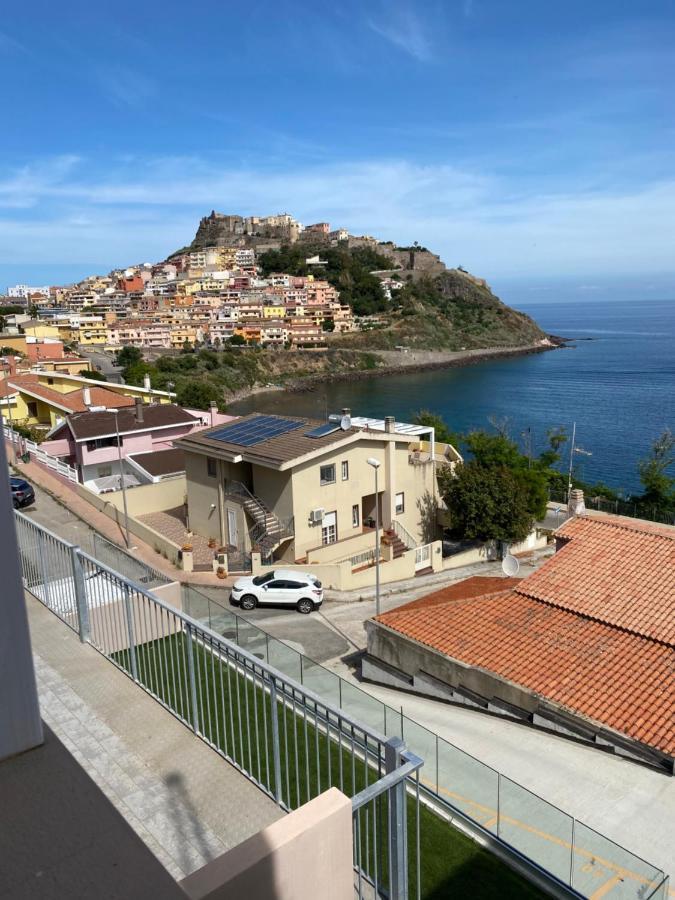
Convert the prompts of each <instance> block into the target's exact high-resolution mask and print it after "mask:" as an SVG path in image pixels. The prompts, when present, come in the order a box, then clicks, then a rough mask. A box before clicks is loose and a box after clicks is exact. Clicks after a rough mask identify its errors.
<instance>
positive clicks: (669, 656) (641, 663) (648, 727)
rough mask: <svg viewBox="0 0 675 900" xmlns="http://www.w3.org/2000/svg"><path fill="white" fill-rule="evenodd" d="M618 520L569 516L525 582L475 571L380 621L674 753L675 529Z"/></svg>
mask: <svg viewBox="0 0 675 900" xmlns="http://www.w3.org/2000/svg"><path fill="white" fill-rule="evenodd" d="M617 519H619V517H615V516H602V517H600V516H598V517H595V516H594V517H583V518H577V519H575V520H572V521H570V522H569V523H566V525H565V526H564V527H563V528H562V529H560V532H559V536H561V537H564V538H565V539H568V540H569V543H567V544H566V545H565V546H564V547H563V549H562V550H560V551H558V553H556V555H555V556H554V557H553V558H552V559H550V560H548V562H546V563H545V564H544V565H543V566H542V567H541V569H539V570H538V571H537V572H534V573H533V574H532V575H530V576H528V577H527V578H525V579H523V580H522V581H520V582H519V583H518V582H517V580H516V579H507V578H497V579H475V578H470V579H467V581H465V582H461V583H460V584H456V585H452V586H451V587H450V588H446V589H444V590H442V591H437V592H435V593H434V594H431V595H429V596H428V597H424V598H421V599H420V600H416V601H413V602H412V603H408V604H406V605H405V606H401V607H399V608H398V609H395V610H392V611H391V612H388V613H384V614H383V615H381V616H379V617H378V619H377V620H376V621H378V622H380V623H381V624H382V625H385V626H387V627H388V628H391V629H393V630H394V631H397V632H399V633H400V634H402V635H404V636H406V637H408V638H410V639H412V640H415V641H417V642H419V643H422V644H425V645H426V646H428V647H430V648H432V649H433V650H435V651H437V652H439V653H442V654H444V655H446V656H449V657H452V658H453V659H457V660H459V661H461V662H462V663H464V664H465V665H469V666H475V667H477V668H481V669H485V670H487V671H490V672H492V673H494V674H495V675H497V676H498V677H499V678H501V679H504V680H505V681H508V682H511V683H514V684H517V685H519V686H521V687H523V688H525V689H527V690H529V691H532V692H533V693H534V694H536V695H538V696H540V697H542V698H544V699H547V700H549V701H551V702H553V703H556V704H560V705H561V706H562V707H566V708H567V709H569V710H570V711H572V712H574V713H576V714H578V715H581V716H583V717H586V718H588V719H590V720H593V721H594V722H595V723H598V724H599V725H601V726H605V727H607V728H610V729H613V730H616V731H618V732H621V733H623V734H625V735H627V736H629V737H631V738H633V739H635V740H638V741H640V742H642V743H644V744H646V745H648V746H650V747H652V748H654V749H656V750H659V751H661V752H664V753H668V754H670V755H675V632H674V631H673V624H674V619H675V581H674V574H675V556H674V554H675V529H673V528H670V529H669V528H668V527H667V526H653V525H652V524H651V523H644V524H643V523H641V522H638V521H634V520H628V522H629V524H625V520H623V519H619V521H617ZM479 581H482V582H486V584H485V585H484V589H483V591H482V592H480V593H479V589H480V587H481V585H480V584H479V583H478V582H479ZM487 582H491V583H489V584H488V583H487ZM514 582H516V583H515V584H514ZM500 585H501V586H502V587H503V589H502V590H498V588H499V587H500ZM463 586H464V590H463V591H462V587H463Z"/></svg>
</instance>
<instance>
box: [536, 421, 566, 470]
mask: <svg viewBox="0 0 675 900" xmlns="http://www.w3.org/2000/svg"><path fill="white" fill-rule="evenodd" d="M546 439H547V441H548V447H547V449H546V450H543V451H542V452H541V453H540V454H539V460H538V462H539V464H540V465H541V466H542V467H543V468H545V469H552V468H553V466H555V465H556V463H559V462H560V460H561V458H562V454H561V452H560V451H561V449H562V447H563V444H565V443H566V442H567V432H566V431H565V429H564V428H560V427H559V428H550V429H549V430H548V431H547V432H546Z"/></svg>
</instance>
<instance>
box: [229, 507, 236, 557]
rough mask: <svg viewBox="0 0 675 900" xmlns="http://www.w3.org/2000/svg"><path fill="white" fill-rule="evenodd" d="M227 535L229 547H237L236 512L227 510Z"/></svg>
mask: <svg viewBox="0 0 675 900" xmlns="http://www.w3.org/2000/svg"><path fill="white" fill-rule="evenodd" d="M227 536H228V540H229V542H230V546H231V547H237V548H238V547H239V531H238V529H237V513H236V512H235V510H233V509H228V510H227Z"/></svg>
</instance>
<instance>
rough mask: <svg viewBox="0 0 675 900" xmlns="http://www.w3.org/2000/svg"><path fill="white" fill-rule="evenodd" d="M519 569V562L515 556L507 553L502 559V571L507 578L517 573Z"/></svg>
mask: <svg viewBox="0 0 675 900" xmlns="http://www.w3.org/2000/svg"><path fill="white" fill-rule="evenodd" d="M519 569H520V563H519V562H518V560H517V559H516V558H515V556H511V554H510V553H507V554H506V556H505V557H504V559H503V560H502V572H503V573H504V574H505V575H507V576H508V577H509V578H513V577H514V575H517V574H518V571H519Z"/></svg>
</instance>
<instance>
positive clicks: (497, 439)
mask: <svg viewBox="0 0 675 900" xmlns="http://www.w3.org/2000/svg"><path fill="white" fill-rule="evenodd" d="M465 442H466V446H467V447H468V449H469V451H470V453H471V455H472V456H473V458H474V460H475V461H476V462H477V463H478V465H480V466H504V467H506V468H510V469H521V468H527V462H528V460H527V457H526V456H523V455H522V453H521V452H520V451H519V450H518V447H517V445H516V444H515V443H514V442H513V441H512V440H510V438H508V437H506V436H505V435H503V434H489V433H488V432H487V431H472V432H471V433H470V434H468V435H467V437H466V439H465Z"/></svg>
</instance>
